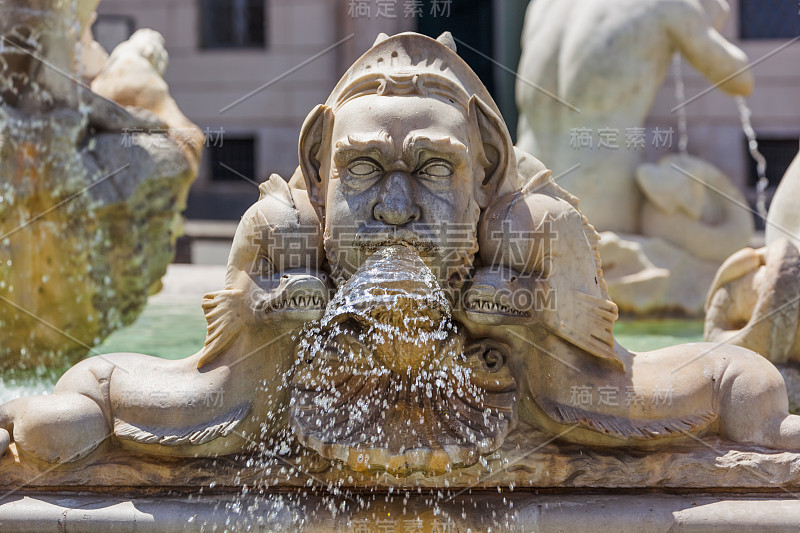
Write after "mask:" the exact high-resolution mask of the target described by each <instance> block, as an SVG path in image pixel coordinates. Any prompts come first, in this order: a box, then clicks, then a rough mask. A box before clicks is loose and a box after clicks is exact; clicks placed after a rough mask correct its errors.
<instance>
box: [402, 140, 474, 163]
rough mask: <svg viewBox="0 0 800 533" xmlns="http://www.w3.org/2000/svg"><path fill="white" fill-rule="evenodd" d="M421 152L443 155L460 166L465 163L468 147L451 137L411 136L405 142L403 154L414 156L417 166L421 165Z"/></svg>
mask: <svg viewBox="0 0 800 533" xmlns="http://www.w3.org/2000/svg"><path fill="white" fill-rule="evenodd" d="M421 151H427V152H432V153H434V154H437V153H443V154H444V155H446V156H447V158H448V159H450V160H451V162H452V163H453V164H455V165H456V166H458V165H460V164H461V163H463V162H464V158H465V156H466V153H467V147H466V146H464V144H463V143H461V142H459V141H456V140H455V139H453V138H451V137H437V138H432V137H428V136H426V135H414V134H411V135H409V136H408V137H406V139H405V141H403V153H404V154H413V157H414V166H417V164H418V163H419V161H418V160H417V159H418V157H419V152H421Z"/></svg>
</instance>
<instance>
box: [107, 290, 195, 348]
mask: <svg viewBox="0 0 800 533" xmlns="http://www.w3.org/2000/svg"><path fill="white" fill-rule="evenodd" d="M154 300H155V299H154ZM205 338H206V319H205V317H204V316H203V309H202V308H201V307H200V302H195V301H178V302H175V301H174V300H173V301H168V302H167V301H163V300H156V301H153V300H151V301H150V302H148V304H147V307H145V309H144V311H143V312H142V314H141V315H139V318H138V319H137V320H136V322H135V323H134V324H132V325H131V326H130V327H127V328H123V329H120V330H117V331H115V332H114V333H112V334H111V335H110V336H109V337H108V338H107V339H106V340H105V341H104V342H103V344H101V345H100V346H98V347H97V348H95V351H96V352H97V353H98V354H105V353H114V352H137V353H146V354H149V355H155V356H158V357H163V358H164V359H182V358H184V357H188V356H190V355H192V354H193V353H195V352H196V351H197V350H199V349H200V348H202V346H203V341H204V340H205Z"/></svg>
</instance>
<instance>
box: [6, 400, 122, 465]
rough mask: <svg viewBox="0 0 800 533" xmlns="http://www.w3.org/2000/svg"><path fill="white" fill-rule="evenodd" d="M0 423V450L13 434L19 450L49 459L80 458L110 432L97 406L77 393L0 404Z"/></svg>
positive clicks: (55, 461) (69, 459) (39, 457)
mask: <svg viewBox="0 0 800 533" xmlns="http://www.w3.org/2000/svg"><path fill="white" fill-rule="evenodd" d="M0 423H1V424H2V426H3V430H2V432H0V451H2V453H5V449H6V448H7V447H8V444H9V441H10V440H11V438H10V437H11V436H12V435H13V439H14V442H16V444H17V447H18V450H19V451H22V452H24V453H27V454H29V455H32V456H34V457H36V458H37V459H40V460H43V461H47V462H49V463H64V462H68V461H74V460H76V459H80V458H81V457H84V456H86V455H87V454H89V453H90V452H92V451H93V450H94V449H95V448H97V447H98V446H99V445H100V444H101V443H102V442H103V441H104V440H105V439H106V438H107V437H108V436H109V435H110V434H111V431H110V429H109V425H108V421H107V419H106V416H105V414H104V413H103V410H102V409H101V408H100V406H99V405H97V403H96V402H95V401H94V400H92V399H90V398H88V397H87V396H84V395H82V394H77V393H70V394H53V395H47V396H31V397H28V398H18V399H16V400H13V401H11V402H9V403H7V404H5V405H3V407H2V412H0ZM9 432H11V433H10V434H9Z"/></svg>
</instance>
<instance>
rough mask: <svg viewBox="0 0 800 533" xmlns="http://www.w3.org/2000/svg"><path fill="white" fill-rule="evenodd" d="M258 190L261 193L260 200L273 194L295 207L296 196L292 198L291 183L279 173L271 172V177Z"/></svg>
mask: <svg viewBox="0 0 800 533" xmlns="http://www.w3.org/2000/svg"><path fill="white" fill-rule="evenodd" d="M258 192H259V193H260V195H259V197H258V199H259V200H263V199H264V198H266V197H267V196H273V197H276V198H280V199H281V201H283V202H284V203H286V205H288V206H290V207H294V198H292V191H291V190H290V189H289V184H288V183H286V180H284V179H283V178H282V177H280V176H279V175H278V174H274V173H273V174H270V175H269V178H267V180H266V181H264V182H262V183H261V184H260V185H259V186H258Z"/></svg>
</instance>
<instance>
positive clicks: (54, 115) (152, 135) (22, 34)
mask: <svg viewBox="0 0 800 533" xmlns="http://www.w3.org/2000/svg"><path fill="white" fill-rule="evenodd" d="M96 3H97V2H94V3H92V2H81V3H80V4H81V5H80V8H79V9H78V17H79V19H80V24H76V25H75V26H74V27H73V26H70V21H72V20H73V19H72V17H74V16H75V13H74V12H73V11H72V9H73V8H74V6H71V4H70V3H69V2H62V3H59V2H54V3H53V4H52V6H50V8H49V9H47V10H41V11H36V10H30V9H26V8H25V7H24V6H18V5H17V4H16V3H14V2H12V3H9V5H5V4H4V6H3V8H2V12H3V17H2V19H3V23H2V24H0V35H3V37H4V38H6V39H8V41H7V43H8V46H5V47H4V48H3V52H2V55H3V60H4V62H5V61H9V63H8V64H9V65H11V67H12V72H10V73H4V76H3V79H4V81H3V82H2V83H0V92H2V96H3V99H2V102H3V103H2V105H0V139H2V142H0V168H2V171H1V173H2V179H0V200H2V202H0V297H2V299H3V301H2V302H0V327H2V329H3V331H4V332H5V333H6V334H5V335H4V336H3V342H2V343H0V369H2V368H35V367H37V366H39V365H63V364H65V363H70V362H75V361H77V360H78V359H80V358H81V357H83V356H85V355H86V354H87V352H89V351H90V350H91V347H92V346H94V345H96V344H98V343H99V342H100V341H102V339H104V338H105V337H106V336H107V335H108V334H109V333H110V332H112V331H113V330H114V329H116V328H118V327H120V326H122V325H126V324H129V323H131V322H132V321H133V320H134V319H135V318H136V317H137V316H138V314H139V312H140V311H141V309H142V307H143V306H144V303H145V301H146V299H147V296H148V294H149V293H152V292H154V291H157V290H158V288H159V280H160V278H161V276H163V274H164V272H165V270H166V267H167V265H168V264H169V262H170V261H171V260H172V257H173V255H174V245H175V240H176V239H177V237H178V236H179V235H180V234H181V233H182V219H181V216H180V213H181V211H182V210H183V208H184V207H185V204H186V197H187V194H188V190H189V186H190V185H191V183H192V181H193V180H194V178H195V176H196V174H197V168H198V164H199V158H200V150H201V148H202V133H201V132H200V130H199V129H198V128H197V127H196V126H194V125H193V124H191V122H189V121H188V120H187V119H186V118H185V117H184V116H183V115H182V114H181V113H180V111H178V110H177V107H176V106H175V102H174V100H172V98H171V97H170V96H169V92H168V89H167V87H166V84H165V83H164V81H163V79H162V78H161V74H162V73H163V69H164V67H165V66H166V52H165V51H164V48H163V38H162V37H161V36H160V35H158V34H157V33H155V32H151V31H149V30H147V31H140V32H137V33H136V34H135V35H134V37H132V38H131V41H129V42H128V43H124V46H123V45H120V47H118V49H117V50H115V51H114V53H112V54H111V58H110V61H109V63H108V65H105V66H104V68H103V69H101V66H100V65H99V64H98V62H99V61H100V62H101V61H102V60H103V57H102V54H100V55H98V54H94V56H93V57H94V59H93V60H92V61H93V62H94V63H93V65H91V67H92V69H90V70H91V71H99V70H102V71H101V72H100V74H99V76H98V77H97V78H96V79H95V81H97V82H98V83H97V85H98V90H100V89H102V91H101V92H102V95H105V96H108V97H109V98H110V99H111V100H109V99H106V98H104V97H103V96H102V95H101V94H100V93H98V92H93V91H89V90H88V89H87V87H86V86H85V85H82V82H81V80H80V79H79V78H78V76H80V75H83V76H84V77H85V76H87V75H88V72H89V71H87V70H84V71H82V72H81V71H80V66H79V65H76V64H75V61H76V58H75V55H74V49H75V43H76V41H77V36H76V35H75V33H74V31H76V28H81V27H83V28H86V31H87V32H88V23H89V20H90V19H91V18H92V15H93V9H94V5H95V4H96ZM34 30H35V31H34ZM30 31H34V33H33V34H31V35H28V33H29V32H30ZM42 35H45V36H46V37H42V38H41V39H40V40H37V38H39V37H41V36H42ZM37 36H39V37H37ZM84 40H85V41H87V42H89V43H90V44H91V46H94V47H97V46H99V45H97V43H95V42H94V41H90V36H89V34H88V33H85V34H84ZM31 51H33V52H35V53H36V54H35V55H36V56H37V57H39V55H41V56H44V57H45V58H46V60H47V63H48V65H47V66H44V65H42V64H40V63H39V62H38V60H36V59H35V58H34V56H33V55H30V52H31ZM148 54H149V55H153V56H155V58H157V59H158V62H157V64H154V63H152V62H151V61H150V59H151V58H150V57H149V56H148ZM85 59H87V60H88V59H89V58H88V57H87V58H85ZM121 63H124V64H125V65H126V67H127V68H128V70H127V71H125V72H120V70H119V68H117V67H115V65H119V64H121ZM55 70H59V71H61V72H63V73H74V76H72V77H69V76H64V75H63V74H56V76H57V78H53V77H52V74H53V72H54V71H55ZM133 80H136V81H137V83H139V85H137V84H135V83H133ZM85 81H89V80H88V79H85ZM142 83H144V84H146V87H142V86H141V84H142ZM126 91H130V92H133V93H134V95H135V96H134V97H131V96H130V94H128V93H126ZM113 100H116V102H115V101H113ZM122 106H130V107H127V108H126V107H122Z"/></svg>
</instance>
